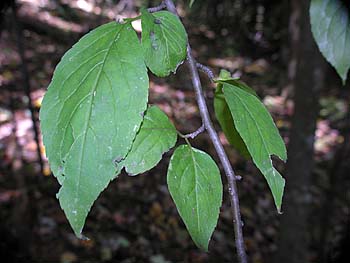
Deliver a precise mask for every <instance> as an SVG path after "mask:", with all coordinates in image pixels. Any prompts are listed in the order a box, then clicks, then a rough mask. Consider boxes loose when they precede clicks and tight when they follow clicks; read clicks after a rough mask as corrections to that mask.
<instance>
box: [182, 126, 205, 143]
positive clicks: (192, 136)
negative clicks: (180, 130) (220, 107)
mask: <svg viewBox="0 0 350 263" xmlns="http://www.w3.org/2000/svg"><path fill="white" fill-rule="evenodd" d="M204 131H205V126H204V124H202V126H201V127H199V128H198V130H196V131H194V132H192V133H189V134H185V135H183V138H191V139H194V138H196V137H197V136H198V135H199V134H201V133H202V132H204Z"/></svg>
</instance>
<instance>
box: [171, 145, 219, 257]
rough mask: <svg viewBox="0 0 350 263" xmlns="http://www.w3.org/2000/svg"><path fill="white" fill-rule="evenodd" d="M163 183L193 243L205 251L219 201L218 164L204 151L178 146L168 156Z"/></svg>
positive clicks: (217, 213) (217, 212)
mask: <svg viewBox="0 0 350 263" xmlns="http://www.w3.org/2000/svg"><path fill="white" fill-rule="evenodd" d="M167 182H168V187H169V191H170V194H171V196H172V198H173V200H174V202H175V204H176V207H177V210H178V211H179V214H180V216H181V218H182V220H183V221H184V223H185V225H186V227H187V230H188V232H189V233H190V235H191V237H192V239H193V241H194V243H195V244H196V245H197V246H198V247H199V248H201V249H204V250H206V251H207V250H208V244H209V240H210V237H211V235H212V233H213V231H214V229H215V226H216V224H217V220H218V217H219V212H220V206H221V203H222V183H221V177H220V172H219V169H218V167H217V166H216V164H215V162H214V161H213V159H212V158H211V157H210V156H209V155H208V154H207V153H205V152H202V151H200V150H197V149H195V148H192V147H190V146H188V145H181V146H179V147H178V148H177V149H176V150H175V152H174V154H173V156H172V157H171V160H170V164H169V169H168V175H167Z"/></svg>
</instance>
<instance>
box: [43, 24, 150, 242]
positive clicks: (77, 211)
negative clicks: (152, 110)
mask: <svg viewBox="0 0 350 263" xmlns="http://www.w3.org/2000/svg"><path fill="white" fill-rule="evenodd" d="M148 85H149V84H148V76H147V68H146V66H145V63H144V59H143V54H142V49H141V45H140V43H139V40H138V38H137V35H136V33H135V31H134V30H133V29H132V27H131V25H130V24H118V23H116V22H111V23H108V24H105V25H102V26H100V27H98V28H96V29H95V30H93V31H91V32H90V33H88V34H87V35H85V36H84V37H83V38H82V39H80V41H79V42H78V43H77V44H75V45H74V46H73V47H72V48H71V49H70V50H69V51H68V52H67V53H66V54H65V55H64V56H63V58H62V60H61V62H60V63H59V64H58V66H57V67H56V70H55V73H54V76H53V79H52V82H51V84H50V86H49V88H48V91H47V93H46V94H45V97H44V100H43V103H42V108H41V111H40V119H41V129H42V132H43V140H44V144H45V147H46V154H47V156H48V159H49V163H50V166H51V169H52V171H53V173H54V175H55V176H56V177H57V179H58V181H59V183H60V184H61V188H60V191H59V193H58V194H57V197H58V198H59V201H60V205H61V207H62V209H63V210H64V212H65V214H66V216H67V218H68V220H69V222H70V224H71V226H72V228H73V230H74V232H75V234H76V235H77V236H78V237H81V236H82V235H81V232H82V228H83V226H84V223H85V218H86V216H87V214H88V212H89V210H90V208H91V206H92V204H93V202H94V201H95V199H96V198H97V197H98V195H99V194H100V192H101V191H102V190H103V189H104V188H105V187H106V186H107V185H108V183H109V182H110V180H112V179H113V178H115V177H116V174H115V165H114V160H115V159H119V158H124V157H125V156H126V154H127V153H128V151H129V150H130V148H131V145H132V142H133V140H134V138H135V135H136V132H137V131H138V130H139V127H140V125H141V122H142V114H143V112H144V111H145V110H146V108H147V100H148Z"/></svg>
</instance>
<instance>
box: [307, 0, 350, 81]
mask: <svg viewBox="0 0 350 263" xmlns="http://www.w3.org/2000/svg"><path fill="white" fill-rule="evenodd" d="M345 3H346V1H341V0H312V1H311V5H310V19H311V29H312V33H313V35H314V38H315V40H316V43H317V45H318V47H319V49H320V51H321V52H322V54H323V56H324V57H325V58H326V59H327V60H328V61H329V63H331V64H332V66H333V67H335V69H336V70H337V72H338V74H339V76H340V77H341V79H342V80H343V83H344V84H345V82H346V79H347V75H348V71H349V68H350V12H349V6H348V7H346V6H345Z"/></svg>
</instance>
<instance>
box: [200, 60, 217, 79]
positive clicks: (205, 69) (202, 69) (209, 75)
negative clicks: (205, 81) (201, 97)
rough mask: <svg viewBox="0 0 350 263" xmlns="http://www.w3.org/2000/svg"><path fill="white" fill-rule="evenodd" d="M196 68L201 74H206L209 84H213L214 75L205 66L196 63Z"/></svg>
mask: <svg viewBox="0 0 350 263" xmlns="http://www.w3.org/2000/svg"><path fill="white" fill-rule="evenodd" d="M196 66H197V68H198V69H199V70H201V71H202V72H204V73H205V74H207V76H208V78H209V80H210V81H211V82H214V78H215V75H214V73H213V71H212V70H211V69H210V68H209V67H207V66H205V65H203V64H201V63H198V62H197V63H196Z"/></svg>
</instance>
